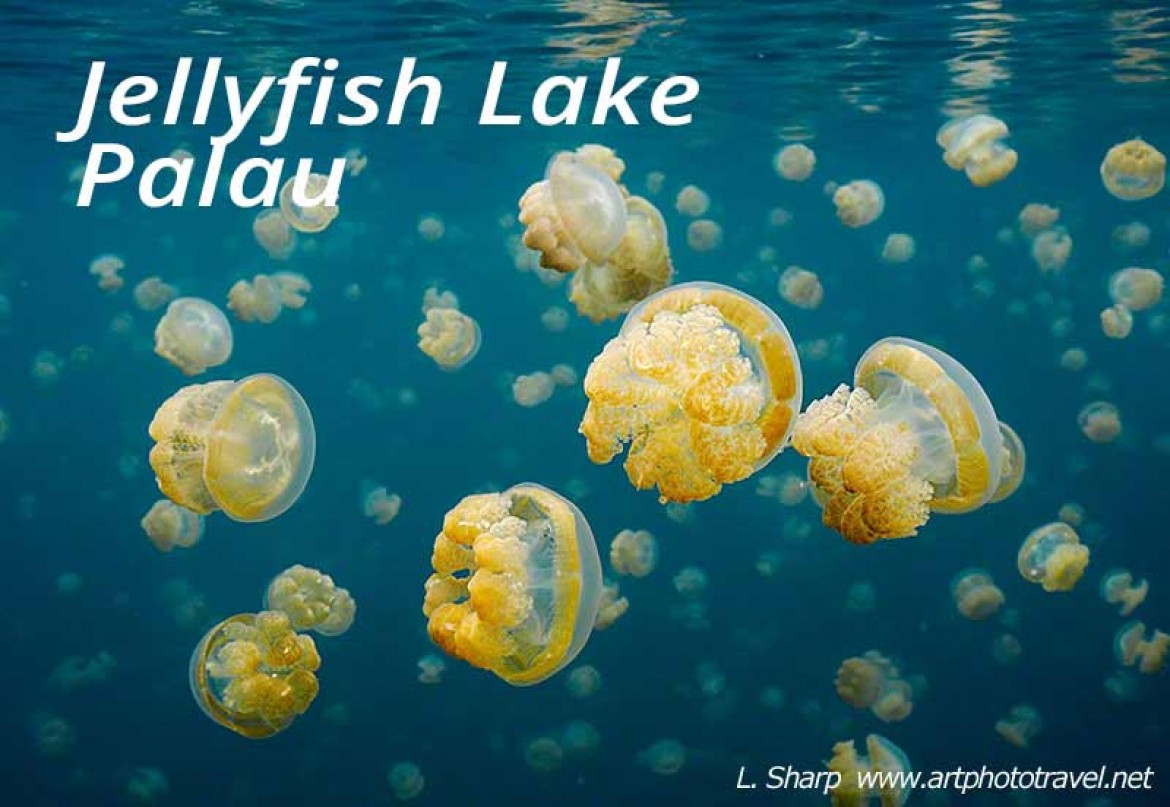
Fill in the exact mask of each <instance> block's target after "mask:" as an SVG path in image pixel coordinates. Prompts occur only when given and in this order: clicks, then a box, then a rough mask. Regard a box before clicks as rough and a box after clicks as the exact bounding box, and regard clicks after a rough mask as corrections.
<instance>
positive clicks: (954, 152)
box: [935, 115, 1019, 188]
mask: <svg viewBox="0 0 1170 807" xmlns="http://www.w3.org/2000/svg"><path fill="white" fill-rule="evenodd" d="M1007 136H1008V127H1007V124H1006V123H1004V122H1003V121H1001V120H1000V119H999V118H995V117H992V116H991V115H972V116H971V117H969V118H962V119H959V120H953V121H950V122H948V123H945V124H943V126H942V128H941V129H939V130H938V136H937V137H936V138H935V140H936V141H937V142H938V145H939V146H940V147H941V148H942V149H943V161H944V162H946V164H947V166H949V167H950V168H951V169H953V170H955V171H964V172H966V174H967V179H969V180H971V184H972V185H975V186H976V187H979V188H983V187H986V186H988V185H994V184H995V183H997V182H999V181H1001V180H1003V179H1004V178H1005V177H1007V175H1008V174H1010V173H1011V172H1012V171H1013V170H1015V167H1016V163H1017V162H1018V160H1019V155H1017V154H1016V152H1015V150H1014V149H1012V148H1009V147H1008V146H1005V145H1004V144H1003V142H1002V141H1003V139H1004V138H1006V137H1007Z"/></svg>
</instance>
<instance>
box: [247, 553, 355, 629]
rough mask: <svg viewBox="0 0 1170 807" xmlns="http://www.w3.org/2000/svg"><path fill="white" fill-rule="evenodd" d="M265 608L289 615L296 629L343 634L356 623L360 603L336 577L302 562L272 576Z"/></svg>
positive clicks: (265, 598) (266, 594)
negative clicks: (335, 580) (336, 581)
mask: <svg viewBox="0 0 1170 807" xmlns="http://www.w3.org/2000/svg"><path fill="white" fill-rule="evenodd" d="M264 610H266V611H280V612H281V613H283V614H285V615H286V616H287V617H288V619H289V623H290V624H291V625H292V628H293V630H296V631H303V630H312V631H316V632H317V633H319V634H321V635H322V636H340V635H341V634H343V633H345V632H346V631H347V630H349V629H350V626H351V625H353V618H354V614H355V613H356V612H357V604H356V603H355V602H354V600H353V597H352V596H350V593H349V592H348V591H347V590H345V589H343V588H341V587H340V586H338V585H336V584H335V583H334V582H333V578H332V577H330V576H329V575H327V574H322V573H321V572H319V571H317V570H316V569H311V568H309V567H308V566H302V565H300V564H299V563H298V564H296V565H294V566H290V567H289V568H287V569H285V570H284V571H283V572H281V573H280V574H278V575H277V576H276V577H274V578H272V582H271V583H269V584H268V590H267V591H266V592H265V594H264Z"/></svg>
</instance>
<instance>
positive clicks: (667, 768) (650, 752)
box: [638, 739, 687, 776]
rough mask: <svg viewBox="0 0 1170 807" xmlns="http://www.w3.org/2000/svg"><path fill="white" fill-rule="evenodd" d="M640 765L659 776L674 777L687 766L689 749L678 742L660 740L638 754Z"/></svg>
mask: <svg viewBox="0 0 1170 807" xmlns="http://www.w3.org/2000/svg"><path fill="white" fill-rule="evenodd" d="M638 763H639V764H640V765H644V766H645V767H647V768H649V769H650V772H651V773H655V774H657V775H659V776H674V775H675V774H676V773H678V772H679V771H681V770H682V769H683V766H684V765H686V764H687V749H686V748H685V747H684V746H683V744H682V743H680V742H679V741H678V740H672V739H664V740H659V741H658V742H656V743H654V744H653V745H651V746H650V747H649V748H646V749H645V750H643V751H640V752H639V753H638Z"/></svg>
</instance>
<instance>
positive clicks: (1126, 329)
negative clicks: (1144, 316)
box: [1101, 305, 1133, 339]
mask: <svg viewBox="0 0 1170 807" xmlns="http://www.w3.org/2000/svg"><path fill="white" fill-rule="evenodd" d="M1132 331H1133V314H1131V313H1130V310H1129V309H1128V308H1126V307H1125V306H1123V305H1111V306H1109V307H1108V308H1106V309H1104V310H1103V311H1101V333H1103V334H1105V335H1106V336H1107V337H1109V338H1110V339H1125V338H1127V337H1128V336H1129V334H1130V332H1132Z"/></svg>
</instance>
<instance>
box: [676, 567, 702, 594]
mask: <svg viewBox="0 0 1170 807" xmlns="http://www.w3.org/2000/svg"><path fill="white" fill-rule="evenodd" d="M671 582H672V583H673V584H674V590H675V591H677V592H678V593H679V594H680V595H682V596H683V597H684V598H686V599H688V600H693V599H698V598H699V597H702V596H703V592H705V591H706V590H707V573H706V572H704V571H703V570H702V569H700V568H699V567H698V566H686V567H683V568H682V569H680V570H679V572H678V574H676V575H675V576H674V577H673V578H672V579H671Z"/></svg>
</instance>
